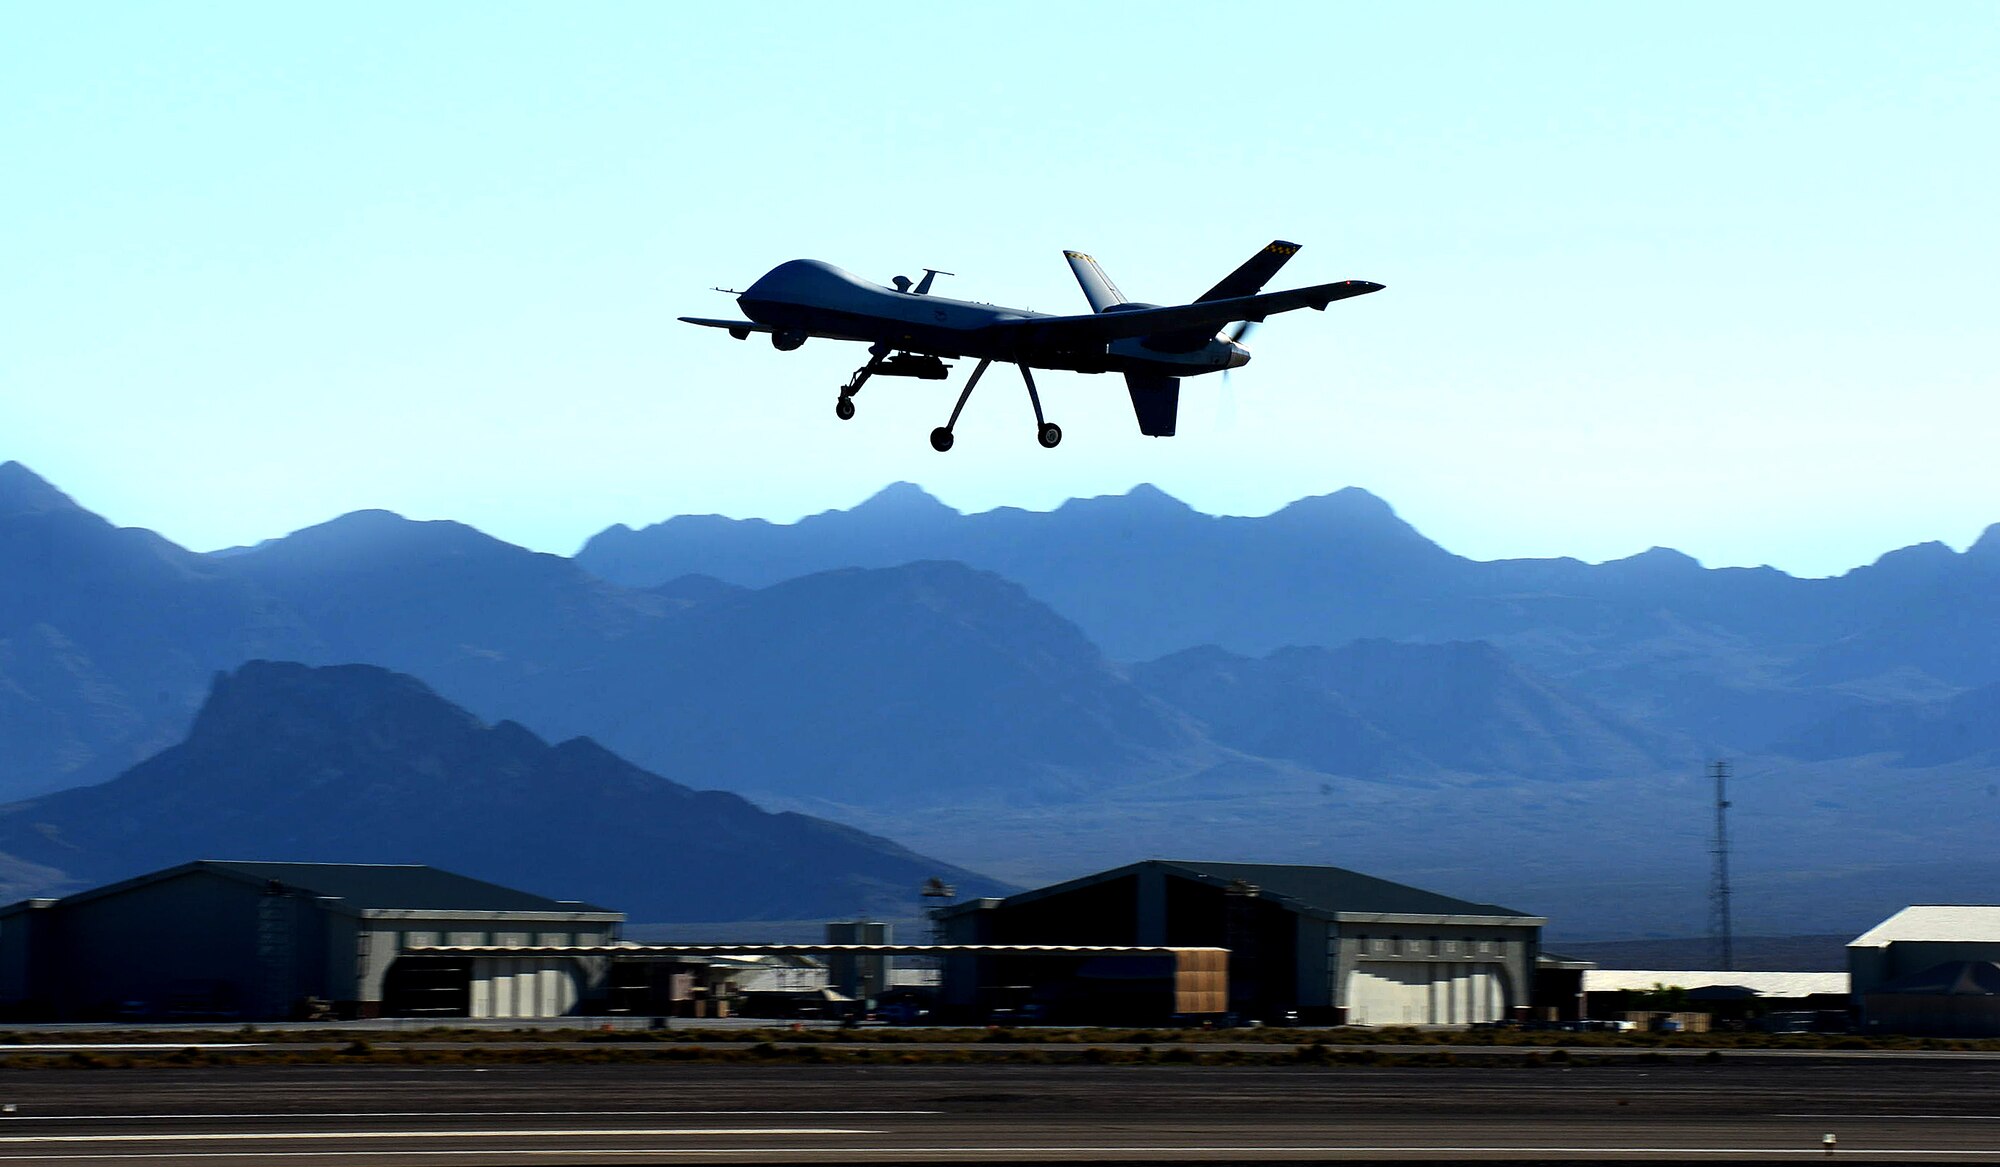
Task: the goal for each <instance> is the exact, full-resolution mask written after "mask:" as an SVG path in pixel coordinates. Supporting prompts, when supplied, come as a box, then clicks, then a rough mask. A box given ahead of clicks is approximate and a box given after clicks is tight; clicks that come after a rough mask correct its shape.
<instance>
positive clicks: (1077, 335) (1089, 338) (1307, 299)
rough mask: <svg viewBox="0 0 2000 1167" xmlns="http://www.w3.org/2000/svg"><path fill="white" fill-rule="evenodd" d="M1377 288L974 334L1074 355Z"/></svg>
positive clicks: (1336, 288)
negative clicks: (1127, 341)
mask: <svg viewBox="0 0 2000 1167" xmlns="http://www.w3.org/2000/svg"><path fill="white" fill-rule="evenodd" d="M1382 287H1383V285H1381V284H1377V283H1372V282H1370V281H1368V280H1344V281H1342V282H1340V283H1337V284H1315V285H1314V286H1312V287H1310V288H1293V289H1292V290H1291V291H1288V292H1267V293H1264V294H1262V295H1256V296H1232V297H1229V298H1227V299H1222V300H1199V301H1196V302H1195V303H1193V304H1178V305H1174V306H1172V307H1167V308H1134V309H1131V310H1130V311H1125V312H1102V313H1095V314H1092V315H1089V316H1038V317H1028V318H1026V319H1022V320H1003V321H1001V322H1000V323H998V324H989V325H987V326H986V327H985V328H983V329H981V330H980V331H981V332H983V333H985V334H986V335H987V336H989V337H992V338H994V339H995V340H998V341H1000V342H1001V343H1003V344H1007V345H1010V346H1012V347H1014V348H1015V349H1016V350H1017V351H1021V352H1024V353H1043V352H1051V353H1053V352H1078V351H1085V350H1089V349H1096V348H1101V347H1102V346H1104V345H1106V344H1109V343H1111V342H1112V341H1114V340H1126V339H1130V338H1132V337H1156V336H1169V335H1172V334H1175V333H1185V332H1189V331H1192V330H1196V329H1207V330H1209V332H1210V333H1211V334H1212V333H1214V332H1216V331H1219V330H1221V328H1222V326H1223V325H1225V324H1228V323H1229V322H1231V321H1233V320H1262V319H1264V318H1265V317H1266V316H1275V315H1276V314H1278V313H1280V312H1292V311H1296V310H1297V309H1300V308H1312V309H1315V310H1318V311H1325V309H1326V306H1327V305H1328V304H1331V303H1333V302H1334V301H1335V300H1345V299H1348V298H1349V297H1352V296H1365V295H1367V294H1368V293H1370V292H1379V291H1381V290H1382Z"/></svg>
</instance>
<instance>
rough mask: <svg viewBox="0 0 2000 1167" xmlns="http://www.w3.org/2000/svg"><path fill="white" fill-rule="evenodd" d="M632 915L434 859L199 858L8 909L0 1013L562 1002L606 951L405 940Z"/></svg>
mask: <svg viewBox="0 0 2000 1167" xmlns="http://www.w3.org/2000/svg"><path fill="white" fill-rule="evenodd" d="M624 920H625V917H624V915H623V913H619V912H612V911H607V910H606V909H604V908H600V907H595V906H593V905H590V904H584V903H578V902H575V901H571V900H552V899H547V898H545V897H542V896H538V895H534V894H531V893H528V892H523V891H516V890H514V889H512V888H506V887H501V886H499V885H497V884H491V883H486V882H484V881H482V880H477V879H471V878H468V877H466V876H463V875H455V874H453V873H451V872H448V871H440V870H438V869H437V868H434V867H423V866H408V865H389V864H367V863H230V862H218V861H214V860H198V861H196V862H193V863H186V864H182V865H181V866H179V867H173V868H169V869H167V870H164V871H158V872H154V873H152V874H150V875H142V876H138V877H136V878H133V879H127V880H124V881H122V882H119V883H114V884H110V885H108V886H105V887H101V888H96V889H93V890H90V891H85V892H79V893H77V894H75V895H71V896H67V897H64V898H62V899H37V900H25V901H22V902H20V903H16V904H12V905H10V906H7V907H5V908H0V1011H3V1012H4V1013H5V1014H6V1015H7V1016H11V1017H14V1018H18V1019H24V1020H27V1019H42V1018H47V1019H52V1020H56V1019H60V1020H70V1019H86V1018H106V1017H119V1016H129V1017H168V1018H171V1017H188V1018H196V1017H241V1018H245V1019H267V1018H285V1017H294V1016H304V1015H308V1014H310V1013H313V1012H321V1013H324V1014H328V1015H332V1016H337V1017H377V1016H385V1015H387V1016H458V1017H466V1016H471V1017H536V1016H543V1017H546V1016H560V1015H562V1014H565V1013H569V1012H573V1011H576V1010H577V1009H579V1008H583V1007H587V1003H588V1002H589V1001H591V1000H592V999H594V998H601V997H603V996H604V995H605V991H606V987H605V985H604V983H603V982H604V980H605V977H606V975H607V971H608V968H607V962H605V961H603V960H598V961H595V962H592V961H587V960H577V959H574V958H564V957H557V956H551V957H548V958H546V959H537V960H528V961H523V960H518V959H515V960H505V961H500V960H489V961H487V962H486V963H487V964H488V965H490V966H491V967H490V968H481V967H478V961H477V960H476V959H474V958H468V957H462V956H458V957H454V956H424V955H413V954H411V953H410V952H409V951H408V950H409V949H412V948H417V949H421V948H425V947H444V946H475V945H493V946H502V947H527V946H572V945H574V946H589V945H603V944H606V943H609V942H611V941H614V940H616V939H617V936H618V932H619V929H620V927H621V926H622V925H623V923H624Z"/></svg>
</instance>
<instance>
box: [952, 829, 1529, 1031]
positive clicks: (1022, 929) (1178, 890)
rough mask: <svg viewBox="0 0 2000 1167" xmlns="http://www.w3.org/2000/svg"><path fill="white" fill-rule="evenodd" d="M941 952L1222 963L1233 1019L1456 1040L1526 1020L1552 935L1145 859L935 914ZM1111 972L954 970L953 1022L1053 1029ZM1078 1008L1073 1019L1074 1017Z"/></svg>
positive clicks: (1277, 877)
mask: <svg viewBox="0 0 2000 1167" xmlns="http://www.w3.org/2000/svg"><path fill="white" fill-rule="evenodd" d="M937 919H938V923H939V926H940V929H941V931H942V932H943V939H944V941H945V943H948V944H1073V945H1161V946H1172V947H1214V948H1226V949H1228V950H1229V957H1228V969H1227V974H1228V975H1227V984H1228V1007H1229V1012H1231V1013H1233V1014H1235V1015H1236V1016H1237V1017H1238V1018H1239V1019H1242V1020H1269V1021H1277V1020H1280V1019H1282V1018H1284V1017H1285V1015H1286V1014H1288V1013H1296V1014H1297V1015H1298V1019H1299V1020H1300V1021H1301V1022H1303V1023H1306V1024H1354V1025H1467V1024H1472V1023H1475V1022H1481V1021H1496V1020H1502V1019H1505V1018H1510V1017H1524V1016H1526V1015H1527V1010H1528V1007H1529V1004H1530V1002H1531V1000H1532V997H1533V993H1534V988H1535V970H1536V957H1537V956H1538V954H1539V950H1540V946H1541V930H1542V926H1543V925H1544V924H1546V923H1547V922H1548V921H1547V920H1546V919H1544V918H1543V917H1540V916H1530V915H1527V914H1525V913H1522V912H1517V911H1514V910H1512V909H1509V908H1503V907H1499V906H1497V905H1494V904H1481V903H1473V902H1470V901H1467V900H1461V899H1455V898H1453V897H1451V896H1447V895H1440V894H1438V893H1437V892H1431V891H1425V890H1423V889H1421V888H1415V887H1410V886H1407V885H1405V884H1400V883H1392V882H1390V881H1389V880H1386V879H1378V878H1376V877H1374V876H1369V875H1363V874H1361V873H1359V872H1355V871H1348V870H1345V869H1343V868H1338V867H1306V866H1290V865H1279V864H1264V863H1203V862H1184V861H1171V860H1159V859H1153V860H1146V861H1144V862H1140V863H1133V864H1130V865H1127V866H1125V867H1118V868H1114V869H1112V870H1110V871H1104V872H1099V873H1098V874H1096V875H1088V876H1084V877H1082V878H1080V879H1072V880H1069V881H1067V882H1065V883H1058V884H1055V885H1053V886H1050V887H1044V888H1040V889H1037V890H1035V891H1028V892H1022V893H1020V894H1018V895H1014V896H1009V897H1007V898H1006V899H982V900H974V901H969V902H967V903H963V904H958V905H955V906H953V907H950V908H945V909H942V910H940V911H939V912H938V913H937ZM1125 975H1127V970H1125V969H1124V968H1123V967H1122V966H1121V965H1120V964H1119V962H1117V961H1113V960H1105V961H1101V962H1096V963H1094V964H1093V963H1085V964H1081V965H1077V966H1074V967H1063V966H1057V965H1052V964H1050V963H1049V962H1046V961H1042V962H1037V961H1033V960H1021V959H1010V958H1008V957H1007V956H1005V955H993V956H962V957H961V956H954V957H947V958H946V961H945V976H944V987H943V998H944V999H943V1001H942V1002H941V1003H942V1004H943V1005H944V1006H945V1007H947V1008H950V1009H953V1010H955V1011H963V1012H976V1011H978V1010H979V1009H982V1008H1015V1009H1022V1008H1032V1010H1033V1011H1034V1012H1035V1013H1037V1014H1040V1015H1043V1016H1046V1017H1048V1018H1049V1019H1051V1020H1060V1019H1061V1018H1062V1017H1063V1015H1064V1014H1065V1012H1071V1011H1075V1009H1076V1005H1077V1004H1080V1003H1082V1002H1086V1001H1092V1000H1103V999H1106V998H1107V997H1108V996H1110V995H1111V994H1109V993H1107V992H1106V990H1107V989H1108V988H1110V987H1111V986H1112V985H1115V983H1116V982H1117V981H1118V980H1119V978H1121V977H1122V976H1125ZM1073 1003H1074V1004H1073Z"/></svg>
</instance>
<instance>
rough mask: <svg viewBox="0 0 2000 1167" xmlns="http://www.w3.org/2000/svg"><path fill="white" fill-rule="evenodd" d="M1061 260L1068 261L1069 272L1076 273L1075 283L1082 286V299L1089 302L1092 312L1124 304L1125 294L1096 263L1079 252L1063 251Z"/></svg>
mask: <svg viewBox="0 0 2000 1167" xmlns="http://www.w3.org/2000/svg"><path fill="white" fill-rule="evenodd" d="M1063 258H1064V259H1067V260H1069V270H1071V271H1073V272H1075V273H1076V282H1077V283H1079V284H1082V285H1083V297H1084V299H1086V300H1089V301H1090V310H1091V311H1092V312H1102V311H1104V310H1105V309H1106V308H1112V307H1116V306H1117V305H1119V304H1123V303H1125V293H1123V292H1121V291H1119V290H1118V285H1117V284H1114V283H1112V282H1111V277H1110V276H1107V275H1105V274H1104V269H1103V268H1101V267H1098V266H1097V261H1096V260H1094V259H1092V258H1090V257H1089V256H1087V255H1085V254H1084V253H1083V252H1081V251H1065V252H1063Z"/></svg>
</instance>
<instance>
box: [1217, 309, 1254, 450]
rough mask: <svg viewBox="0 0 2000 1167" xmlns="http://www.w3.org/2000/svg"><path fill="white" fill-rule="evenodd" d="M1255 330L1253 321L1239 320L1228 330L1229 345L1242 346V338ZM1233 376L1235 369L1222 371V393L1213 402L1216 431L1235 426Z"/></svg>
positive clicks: (1234, 387)
mask: <svg viewBox="0 0 2000 1167" xmlns="http://www.w3.org/2000/svg"><path fill="white" fill-rule="evenodd" d="M1256 329H1257V322H1256V321H1255V320H1239V321H1237V322H1236V327H1234V328H1232V329H1230V330H1229V332H1228V333H1227V334H1226V335H1227V336H1228V338H1229V341H1230V343H1231V344H1242V343H1243V338H1244V337H1247V336H1249V335H1250V334H1251V333H1252V332H1255V331H1256ZM1235 375H1236V370H1235V369H1224V370H1222V392H1221V393H1220V394H1218V395H1217V397H1216V402H1215V423H1216V428H1217V429H1224V430H1226V429H1232V428H1234V427H1235V425H1236V386H1235V385H1234V384H1233V383H1232V382H1231V380H1230V379H1231V378H1232V377H1234V376H1235Z"/></svg>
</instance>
